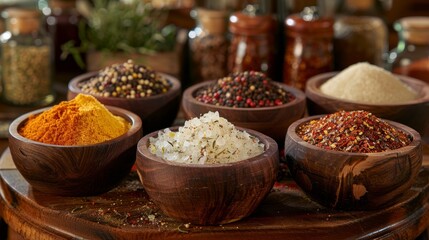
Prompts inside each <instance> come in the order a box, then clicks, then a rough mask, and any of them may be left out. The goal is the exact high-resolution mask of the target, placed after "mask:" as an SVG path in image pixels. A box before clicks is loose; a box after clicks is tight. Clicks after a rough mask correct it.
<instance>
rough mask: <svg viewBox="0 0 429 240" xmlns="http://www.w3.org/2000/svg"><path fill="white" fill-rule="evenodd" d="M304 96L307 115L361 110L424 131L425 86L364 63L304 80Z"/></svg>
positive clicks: (428, 92)
mask: <svg viewBox="0 0 429 240" xmlns="http://www.w3.org/2000/svg"><path fill="white" fill-rule="evenodd" d="M305 93H306V95H307V100H308V101H307V104H308V112H309V114H310V115H319V114H327V113H334V112H337V111H340V110H345V111H353V110H365V111H368V112H371V113H373V114H374V115H376V116H377V117H379V118H384V119H388V120H392V121H395V122H399V123H402V124H405V125H407V126H409V127H412V128H413V129H415V130H416V131H418V132H419V133H420V134H423V133H424V130H425V128H427V127H428V123H429V104H428V103H429V85H428V84H426V83H425V82H423V81H420V80H418V79H414V78H411V77H407V76H402V75H395V74H392V73H390V72H388V71H386V70H384V69H382V68H380V67H378V66H375V65H371V64H368V63H357V64H354V65H351V66H349V67H348V68H346V69H344V70H343V71H341V72H330V73H324V74H319V75H316V76H314V77H312V78H310V79H309V80H308V82H307V85H306V89H305Z"/></svg>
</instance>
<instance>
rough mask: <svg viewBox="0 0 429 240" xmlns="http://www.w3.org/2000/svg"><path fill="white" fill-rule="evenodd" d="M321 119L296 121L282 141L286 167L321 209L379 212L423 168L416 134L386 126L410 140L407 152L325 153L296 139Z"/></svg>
mask: <svg viewBox="0 0 429 240" xmlns="http://www.w3.org/2000/svg"><path fill="white" fill-rule="evenodd" d="M320 117H321V116H312V117H307V118H303V119H300V120H298V121H296V122H295V123H293V124H292V125H291V126H290V127H289V129H288V131H287V135H286V140H285V155H286V161H287V165H288V167H289V170H290V172H291V174H292V176H293V178H294V180H295V181H296V183H297V184H298V185H299V186H300V187H301V188H302V190H304V192H305V193H307V195H308V196H310V197H311V198H312V199H314V200H315V201H317V202H319V203H320V204H322V205H324V206H326V207H329V208H336V209H345V210H356V209H362V210H368V209H379V208H381V207H387V206H389V205H392V204H394V203H395V202H396V201H397V200H400V196H401V194H402V193H404V192H406V191H407V190H408V189H409V188H410V187H411V185H412V184H413V182H414V180H415V178H416V176H417V174H418V172H419V171H420V168H421V165H422V146H421V139H420V134H419V133H417V132H416V131H415V130H413V129H411V128H409V127H407V126H405V125H403V124H400V123H396V122H392V121H388V122H389V123H390V124H392V125H393V126H394V127H396V128H398V129H400V130H402V131H404V132H405V133H407V134H409V135H411V136H412V137H413V140H412V142H411V143H410V144H409V145H408V146H406V147H402V148H399V149H396V150H390V151H385V152H380V153H367V154H365V153H347V152H341V151H334V150H325V149H322V148H320V147H316V146H314V145H311V144H310V143H307V142H305V141H304V140H302V139H301V137H299V136H298V135H297V133H296V129H297V127H298V126H299V125H301V124H303V123H305V122H308V121H310V120H312V119H317V118H320Z"/></svg>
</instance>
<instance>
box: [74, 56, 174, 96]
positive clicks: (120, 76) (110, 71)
mask: <svg viewBox="0 0 429 240" xmlns="http://www.w3.org/2000/svg"><path fill="white" fill-rule="evenodd" d="M78 87H79V88H80V89H81V90H82V92H84V93H88V94H93V95H96V96H103V97H120V98H142V97H150V96H154V95H158V94H162V93H165V92H167V91H168V90H169V89H170V88H171V83H170V82H169V81H168V80H167V79H166V78H164V77H163V76H162V75H160V74H158V73H157V72H156V71H154V70H152V69H150V68H149V67H146V66H143V65H136V64H134V62H133V61H132V60H128V61H127V62H125V63H122V64H113V65H112V66H109V67H106V68H104V69H102V70H100V72H99V73H98V74H97V75H96V76H95V77H92V78H91V79H89V80H88V81H84V82H81V83H79V85H78Z"/></svg>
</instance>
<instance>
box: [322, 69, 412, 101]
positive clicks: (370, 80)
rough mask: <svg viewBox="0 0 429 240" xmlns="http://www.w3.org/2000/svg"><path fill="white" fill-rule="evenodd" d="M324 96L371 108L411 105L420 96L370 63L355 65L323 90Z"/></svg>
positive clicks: (330, 80)
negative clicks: (364, 104)
mask: <svg viewBox="0 0 429 240" xmlns="http://www.w3.org/2000/svg"><path fill="white" fill-rule="evenodd" d="M320 90H321V92H322V93H324V94H326V95H330V96H333V97H336V98H341V99H346V100H350V101H354V102H359V103H368V104H396V103H404V102H408V101H412V100H414V99H416V98H417V97H418V94H417V93H416V92H415V91H414V90H413V89H412V88H411V87H409V86H408V85H407V84H405V83H404V82H402V81H401V80H400V79H399V78H397V77H396V76H395V75H393V74H392V73H390V72H388V71H386V70H384V69H383V68H380V67H378V66H375V65H371V64H369V63H365V62H362V63H356V64H354V65H351V66H349V67H348V68H346V69H344V70H343V71H341V72H340V73H339V74H337V75H336V76H334V77H332V78H331V79H329V80H328V81H326V82H325V83H323V84H322V85H321V86H320Z"/></svg>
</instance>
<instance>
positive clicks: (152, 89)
mask: <svg viewBox="0 0 429 240" xmlns="http://www.w3.org/2000/svg"><path fill="white" fill-rule="evenodd" d="M79 93H85V94H90V95H92V96H94V97H95V98H96V99H97V100H98V101H100V102H101V103H103V104H105V105H108V106H115V107H120V108H124V109H127V110H129V111H131V112H134V113H135V114H137V115H138V116H139V117H140V118H141V119H142V122H143V131H144V132H145V133H149V132H152V131H156V130H160V129H163V128H166V127H169V126H171V125H172V123H173V122H174V120H175V119H176V116H177V113H178V111H179V106H180V98H181V83H180V81H179V80H177V79H176V78H175V77H173V76H170V75H168V74H164V73H160V72H156V71H154V70H152V69H150V68H149V67H147V66H143V65H137V64H134V62H133V61H132V60H128V61H127V62H125V63H120V64H119V63H118V64H113V65H111V66H108V67H106V68H104V69H102V70H100V71H97V72H90V73H85V74H82V75H79V76H77V77H75V78H73V79H72V80H71V81H70V82H69V85H68V94H67V98H68V99H69V100H70V99H72V98H74V97H76V95H77V94H79Z"/></svg>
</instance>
